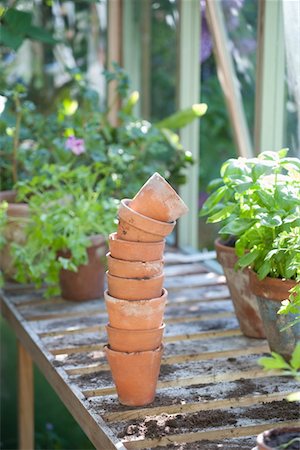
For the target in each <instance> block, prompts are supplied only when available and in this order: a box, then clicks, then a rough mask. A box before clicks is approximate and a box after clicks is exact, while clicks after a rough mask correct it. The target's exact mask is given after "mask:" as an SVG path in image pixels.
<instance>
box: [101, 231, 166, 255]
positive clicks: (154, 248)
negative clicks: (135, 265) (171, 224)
mask: <svg viewBox="0 0 300 450" xmlns="http://www.w3.org/2000/svg"><path fill="white" fill-rule="evenodd" d="M108 246H109V250H110V254H111V256H112V257H113V258H117V259H123V260H126V261H158V260H159V259H162V258H163V253H164V249H165V241H164V240H161V241H159V242H131V241H124V240H123V239H118V237H117V233H111V234H110V235H109V241H108Z"/></svg>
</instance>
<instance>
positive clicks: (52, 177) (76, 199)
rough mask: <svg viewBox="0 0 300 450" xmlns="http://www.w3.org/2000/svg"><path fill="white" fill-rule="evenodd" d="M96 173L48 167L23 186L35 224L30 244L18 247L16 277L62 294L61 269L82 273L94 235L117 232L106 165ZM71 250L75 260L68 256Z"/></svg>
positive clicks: (28, 230)
mask: <svg viewBox="0 0 300 450" xmlns="http://www.w3.org/2000/svg"><path fill="white" fill-rule="evenodd" d="M92 169H93V170H92ZM92 169H91V168H89V167H84V166H79V167H77V168H75V169H72V168H71V167H70V166H56V165H50V166H45V167H44V168H43V169H42V171H41V174H40V175H39V176H36V177H34V178H33V179H32V180H31V181H30V182H27V183H25V182H23V183H20V184H19V186H18V192H19V198H20V199H21V200H27V201H28V205H29V210H30V221H29V223H28V225H27V228H26V229H25V232H26V233H27V240H26V243H25V245H18V244H13V254H14V257H15V263H16V270H17V274H16V279H17V280H18V281H20V282H27V281H30V282H34V283H35V284H36V286H37V287H40V286H41V284H42V283H43V282H45V283H46V284H47V285H48V287H47V289H46V295H47V296H49V295H54V294H57V293H59V287H58V280H59V271H60V270H61V269H62V268H63V269H68V270H72V271H77V267H78V266H79V265H81V264H86V263H87V253H86V249H87V247H88V246H90V245H91V243H90V237H91V236H92V235H95V234H101V235H108V234H109V233H110V232H111V231H112V230H113V229H114V220H115V217H116V211H117V202H116V201H115V200H114V199H113V198H112V197H111V196H109V195H107V188H106V184H105V167H104V166H103V165H101V164H97V165H96V167H93V168H92ZM67 251H70V252H71V256H70V257H65V256H64V255H63V253H64V252H67ZM61 252H62V253H61Z"/></svg>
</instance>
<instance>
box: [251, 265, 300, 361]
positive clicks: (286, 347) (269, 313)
mask: <svg viewBox="0 0 300 450" xmlns="http://www.w3.org/2000/svg"><path fill="white" fill-rule="evenodd" d="M250 283H251V289H252V292H253V294H254V295H256V298H257V302H258V306H259V310H260V315H261V318H262V321H263V324H264V329H265V333H266V337H267V340H268V344H269V347H270V349H271V351H273V352H276V353H279V354H280V355H282V356H283V357H284V358H285V359H286V360H287V361H288V360H290V358H291V355H292V353H293V350H294V348H295V346H296V343H297V341H299V340H300V323H299V322H298V323H295V324H294V325H293V326H289V325H291V324H292V322H294V320H295V318H296V314H295V315H294V314H277V313H278V310H279V308H280V305H281V302H282V301H283V300H286V299H288V298H289V295H290V293H289V290H290V289H291V288H293V287H294V286H295V285H296V282H295V281H293V280H282V279H279V278H270V277H266V278H264V279H263V280H259V279H258V277H257V275H256V273H255V272H253V271H250Z"/></svg>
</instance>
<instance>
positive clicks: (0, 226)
mask: <svg viewBox="0 0 300 450" xmlns="http://www.w3.org/2000/svg"><path fill="white" fill-rule="evenodd" d="M7 208H8V203H7V202H5V201H2V202H1V203H0V250H1V249H2V248H3V247H4V245H5V243H6V240H5V237H4V230H5V226H6V223H7ZM3 283H4V278H3V274H2V271H1V270H0V287H2V286H3Z"/></svg>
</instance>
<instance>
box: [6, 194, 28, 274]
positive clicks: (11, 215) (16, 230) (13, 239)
mask: <svg viewBox="0 0 300 450" xmlns="http://www.w3.org/2000/svg"><path fill="white" fill-rule="evenodd" d="M2 201H6V202H7V203H8V208H7V224H6V225H5V230H4V238H5V240H6V244H5V245H4V247H3V248H2V249H1V250H0V270H2V271H3V273H4V275H5V278H7V279H13V278H14V272H15V270H14V262H13V256H12V255H11V245H12V244H13V243H17V244H21V245H22V244H24V243H25V241H26V234H25V230H24V228H25V226H26V224H27V223H28V218H29V208H28V205H27V204H26V203H16V191H2V192H0V203H1V202H2Z"/></svg>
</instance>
